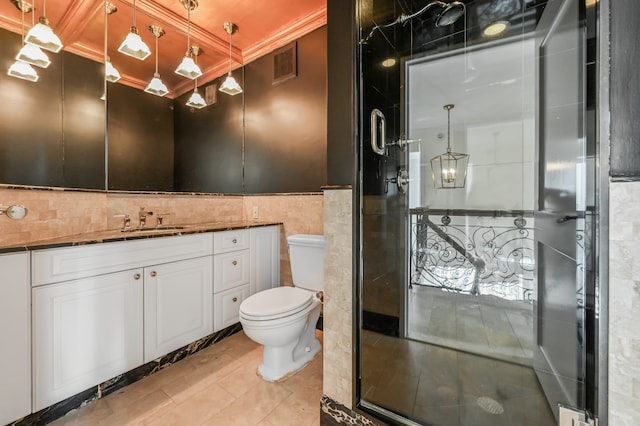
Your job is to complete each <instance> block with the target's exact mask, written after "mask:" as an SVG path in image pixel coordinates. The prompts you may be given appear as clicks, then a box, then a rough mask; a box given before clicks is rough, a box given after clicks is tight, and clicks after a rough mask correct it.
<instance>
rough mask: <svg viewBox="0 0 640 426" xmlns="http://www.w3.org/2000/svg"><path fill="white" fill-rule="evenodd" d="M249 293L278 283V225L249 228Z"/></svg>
mask: <svg viewBox="0 0 640 426" xmlns="http://www.w3.org/2000/svg"><path fill="white" fill-rule="evenodd" d="M250 246H251V268H250V277H251V294H254V293H257V292H258V291H262V290H266V289H268V288H273V287H278V286H279V285H280V227H279V226H261V227H258V228H251V229H250Z"/></svg>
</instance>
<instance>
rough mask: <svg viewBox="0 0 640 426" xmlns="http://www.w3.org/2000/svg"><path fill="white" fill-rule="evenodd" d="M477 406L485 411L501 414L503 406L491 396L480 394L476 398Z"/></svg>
mask: <svg viewBox="0 0 640 426" xmlns="http://www.w3.org/2000/svg"><path fill="white" fill-rule="evenodd" d="M478 406H480V408H482V409H483V410H484V411H486V412H487V413H491V414H502V413H504V408H502V405H500V403H499V402H498V401H496V400H495V399H493V398H489V397H487V396H481V397H480V398H478Z"/></svg>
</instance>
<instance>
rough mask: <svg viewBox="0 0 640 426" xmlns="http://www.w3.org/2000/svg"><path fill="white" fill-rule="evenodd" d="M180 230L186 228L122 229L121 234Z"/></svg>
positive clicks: (168, 226) (169, 226)
mask: <svg viewBox="0 0 640 426" xmlns="http://www.w3.org/2000/svg"><path fill="white" fill-rule="evenodd" d="M180 229H184V226H172V225H167V226H160V227H155V228H128V229H121V230H120V232H154V231H177V230H180Z"/></svg>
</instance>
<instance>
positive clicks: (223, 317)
mask: <svg viewBox="0 0 640 426" xmlns="http://www.w3.org/2000/svg"><path fill="white" fill-rule="evenodd" d="M213 249H214V254H213V293H214V294H213V305H214V306H213V331H220V330H222V329H223V328H225V327H228V326H230V325H233V324H235V323H237V322H239V321H240V319H239V315H238V311H239V309H240V304H241V303H242V301H243V300H244V299H246V298H247V297H249V292H250V286H249V279H250V278H249V271H250V269H251V268H250V266H251V265H250V263H251V256H250V250H249V230H248V229H240V230H233V231H223V232H216V233H215V234H213Z"/></svg>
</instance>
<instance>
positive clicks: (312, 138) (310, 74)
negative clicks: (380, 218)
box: [244, 27, 327, 194]
mask: <svg viewBox="0 0 640 426" xmlns="http://www.w3.org/2000/svg"><path fill="white" fill-rule="evenodd" d="M297 59H298V76H297V77H295V78H292V79H289V80H287V81H285V82H282V83H280V84H276V85H273V84H272V80H273V58H272V56H271V55H266V56H264V57H262V58H260V59H258V60H256V61H254V62H251V63H249V64H247V65H246V66H245V67H244V68H245V86H244V99H245V192H246V193H248V194H256V193H271V192H305V191H319V190H320V188H321V187H322V186H323V185H326V183H327V97H326V96H327V70H326V68H327V30H326V27H322V28H320V29H318V30H316V31H314V32H312V33H310V34H307V35H305V36H304V37H302V38H300V39H299V40H298V45H297Z"/></svg>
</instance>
